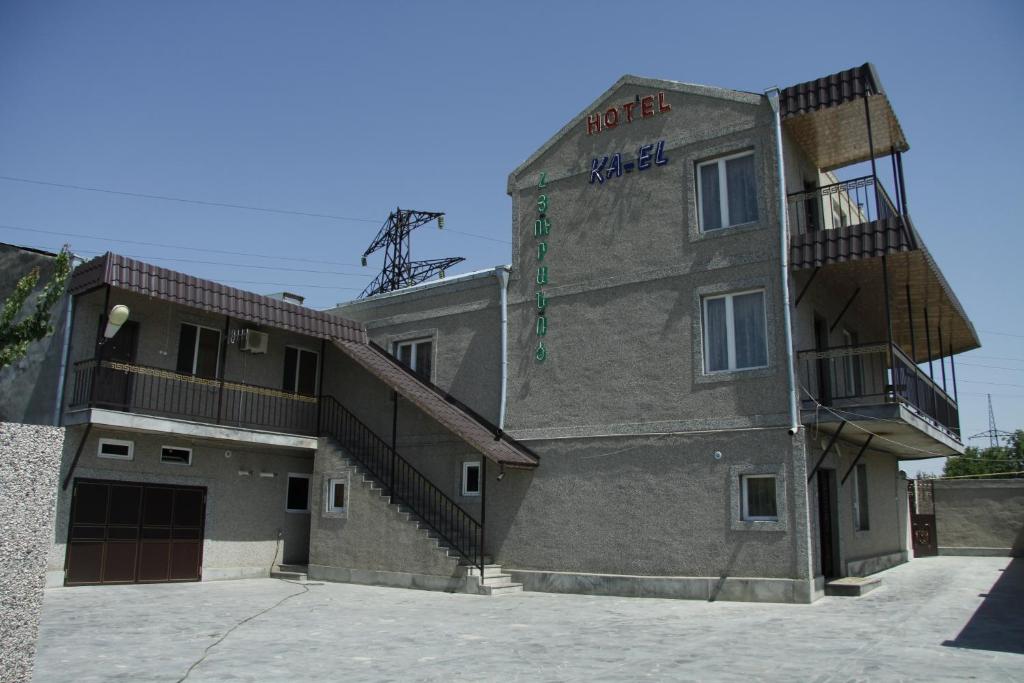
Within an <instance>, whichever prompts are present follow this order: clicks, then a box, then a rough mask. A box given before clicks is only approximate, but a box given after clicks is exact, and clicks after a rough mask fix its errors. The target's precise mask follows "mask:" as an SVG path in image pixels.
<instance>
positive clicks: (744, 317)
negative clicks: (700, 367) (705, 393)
mask: <svg viewBox="0 0 1024 683" xmlns="http://www.w3.org/2000/svg"><path fill="white" fill-rule="evenodd" d="M766 365H768V333H767V328H766V325H765V315H764V291H763V290H757V291H753V292H738V293H736V294H724V295H722V296H708V297H705V298H704V370H705V372H720V371H722V370H748V369H751V368H763V367H765V366H766Z"/></svg>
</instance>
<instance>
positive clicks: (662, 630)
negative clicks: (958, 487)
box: [35, 557, 1024, 683]
mask: <svg viewBox="0 0 1024 683" xmlns="http://www.w3.org/2000/svg"><path fill="white" fill-rule="evenodd" d="M882 576H883V584H882V587H881V588H879V589H877V590H875V591H874V592H872V593H870V594H868V595H866V596H864V597H861V598H831V597H830V598H824V599H822V600H819V601H818V602H816V603H814V604H813V605H772V604H743V603H723V602H718V603H707V602H694V601H676V600H655V599H639V598H634V599H627V598H611V597H589V596H576V595H552V594H544V593H522V594H518V595H511V596H503V597H497V598H486V597H478V596H470V595H456V594H445V593H431V592H422V591H411V590H402V589H391V588H375V587H366V586H355V585H346V584H323V585H310V586H301V585H296V584H292V583H285V582H282V581H277V580H273V579H265V580H249V581H224V582H211V583H198V584H196V583H192V584H162V585H149V586H102V587H82V588H58V589H52V590H50V591H48V592H47V593H46V599H45V604H44V610H43V621H42V627H41V634H40V641H39V655H38V660H37V663H36V674H35V680H36V681H46V682H50V681H76V682H80V683H81V682H85V681H101V680H102V681H108V680H124V681H180V680H188V681H286V680H287V681H304V680H347V681H352V680H373V681H382V680H445V681H463V680H464V681H481V680H502V681H505V680H523V681H590V680H636V679H641V678H646V679H654V680H658V679H666V680H743V681H749V680H751V679H754V680H813V681H837V680H901V679H902V680H909V679H929V680H954V679H967V678H973V679H979V680H992V681H995V680H998V681H1024V560H1016V561H1012V562H1011V560H1010V559H1009V558H973V557H971V558H968V557H964V558H959V557H937V558H928V559H919V560H914V561H913V562H910V563H908V564H905V565H902V566H900V567H896V568H895V569H891V570H889V571H887V572H885V573H884V574H882Z"/></svg>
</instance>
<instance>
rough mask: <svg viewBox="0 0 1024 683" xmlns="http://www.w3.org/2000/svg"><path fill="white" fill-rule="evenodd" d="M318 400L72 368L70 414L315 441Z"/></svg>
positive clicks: (197, 380) (138, 369) (148, 374)
mask: <svg viewBox="0 0 1024 683" xmlns="http://www.w3.org/2000/svg"><path fill="white" fill-rule="evenodd" d="M317 403H318V402H317V398H316V397H315V396H306V395H302V394H294V393H289V392H285V391H280V390H277V389H271V388H269V387H261V386H257V385H254V384H244V383H241V382H229V381H225V380H224V379H208V378H205V377H197V376H195V375H186V374H182V373H179V372H173V371H171V370H165V369H162V368H153V367H148V366H145V365H139V364H137V363H123V362H118V361H107V360H97V359H91V360H85V361H81V362H78V363H75V366H74V376H73V377H72V382H71V403H70V405H69V407H70V408H72V409H75V408H87V407H89V408H106V409H111V410H124V411H128V412H132V413H139V414H145V415H156V416H165V417H180V418H185V419H189V420H197V421H200V422H210V423H213V424H221V425H230V426H234V427H246V428H250V429H264V430H269V431H277V432H285V433H289V434H306V435H315V434H316V432H317V424H316V421H317Z"/></svg>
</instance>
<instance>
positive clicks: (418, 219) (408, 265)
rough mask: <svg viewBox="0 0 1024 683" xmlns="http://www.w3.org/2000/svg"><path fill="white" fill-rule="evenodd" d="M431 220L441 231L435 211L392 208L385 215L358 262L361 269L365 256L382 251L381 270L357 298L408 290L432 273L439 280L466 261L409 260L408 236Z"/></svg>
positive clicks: (441, 222) (440, 218) (458, 258)
mask: <svg viewBox="0 0 1024 683" xmlns="http://www.w3.org/2000/svg"><path fill="white" fill-rule="evenodd" d="M433 220H437V227H438V229H443V228H444V213H440V212H436V211H410V210H408V209H405V210H403V209H400V208H396V209H395V210H394V211H393V212H391V214H390V215H388V219H387V220H386V221H384V225H382V226H381V228H380V232H378V233H377V236H376V237H374V238H373V242H371V243H370V246H369V247H367V248H366V251H364V252H363V259H362V263H363V265H364V266H365V265H366V257H367V256H369V255H370V254H372V253H373V252H375V251H378V250H380V249H383V250H384V267H383V268H382V269H381V271H380V275H378V276H377V277H376V278H375V279H374V281H373V282H371V283H370V284H369V285H367V286H366V289H364V290H363V293H362V294H360V295H359V298H363V297H367V296H373V295H374V294H380V293H382V292H393V291H395V290H396V289H402V288H403V287H409V286H410V285H415V284H417V283H420V282H423V281H425V280H428V279H430V277H431V276H432V275H434V274H435V273H439V274H440V276H441V277H442V278H443V277H444V271H445V270H446V269H448V268H450V267H452V266H454V265H455V264H456V263H461V262H463V261H465V260H466V259H464V258H463V257H461V256H455V257H452V258H442V259H432V260H429V261H413V260H412V259H411V257H410V249H409V234H410V233H411V232H412V231H413V230H415V229H416V228H418V227H420V226H421V225H426V224H427V223H430V222H431V221H433Z"/></svg>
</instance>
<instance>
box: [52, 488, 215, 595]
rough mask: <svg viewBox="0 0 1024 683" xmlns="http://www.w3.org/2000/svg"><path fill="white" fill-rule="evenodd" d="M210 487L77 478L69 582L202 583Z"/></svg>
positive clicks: (68, 560) (71, 528) (66, 581)
mask: <svg viewBox="0 0 1024 683" xmlns="http://www.w3.org/2000/svg"><path fill="white" fill-rule="evenodd" d="M205 508H206V489H205V488H201V487H193V486H171V485H166V484H143V483H136V482H126V481H100V480H93V479H76V480H75V487H74V493H73V497H72V503H71V519H70V524H69V527H68V544H67V559H66V563H65V570H66V574H65V583H66V584H67V585H69V586H73V585H81V584H90V583H148V582H162V581H198V580H199V579H200V572H201V567H202V552H203V527H204V519H205V516H206V513H205Z"/></svg>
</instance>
